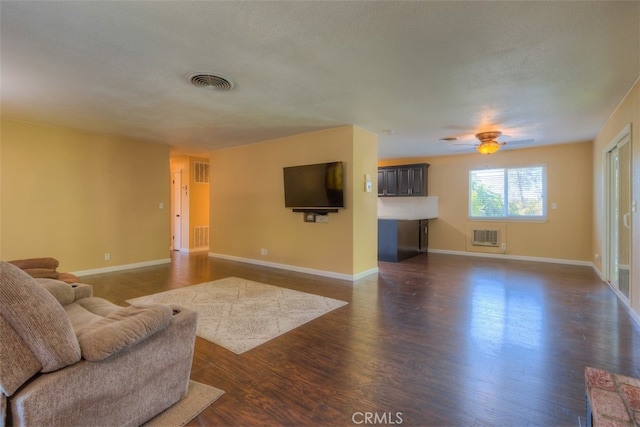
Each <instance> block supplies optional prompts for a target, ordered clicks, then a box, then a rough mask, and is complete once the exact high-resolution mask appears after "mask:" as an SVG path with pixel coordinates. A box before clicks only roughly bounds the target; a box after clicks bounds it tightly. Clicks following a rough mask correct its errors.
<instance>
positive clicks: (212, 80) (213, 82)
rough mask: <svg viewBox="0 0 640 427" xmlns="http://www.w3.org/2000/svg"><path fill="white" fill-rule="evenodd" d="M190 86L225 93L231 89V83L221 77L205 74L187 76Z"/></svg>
mask: <svg viewBox="0 0 640 427" xmlns="http://www.w3.org/2000/svg"><path fill="white" fill-rule="evenodd" d="M187 78H188V79H189V81H190V82H191V84H192V85H194V86H197V87H201V88H205V89H212V90H219V91H227V90H231V89H232V88H233V83H232V82H231V81H230V80H229V79H227V78H225V77H222V76H216V75H215V74H206V73H194V74H189V75H188V76H187Z"/></svg>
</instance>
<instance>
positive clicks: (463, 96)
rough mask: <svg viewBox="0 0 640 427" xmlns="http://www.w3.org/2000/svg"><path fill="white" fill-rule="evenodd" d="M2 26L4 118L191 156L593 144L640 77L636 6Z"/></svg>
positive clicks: (37, 13) (2, 15) (363, 6)
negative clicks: (352, 129)
mask: <svg viewBox="0 0 640 427" xmlns="http://www.w3.org/2000/svg"><path fill="white" fill-rule="evenodd" d="M0 19H1V22H0V36H1V51H0V60H1V72H2V74H1V86H0V88H1V101H2V116H3V117H4V118H10V119H16V120H24V121H30V122H36V123H43V124H53V125H59V126H65V127H71V128H77V129H82V130H88V131H95V132H101V133H108V134H115V135H121V136H127V137H131V138H135V139H141V140H146V141H154V142H160V143H165V144H169V145H171V146H173V147H176V148H177V149H179V150H190V151H193V150H196V151H198V150H200V151H208V150H215V149H220V148H224V147H230V146H234V145H239V144H247V143H252V142H258V141H264V140H268V139H272V138H276V137H282V136H287V135H292V134H297V133H302V132H308V131H313V130H318V129H323V128H328V127H334V126H339V125H344V124H355V125H357V126H359V127H362V128H364V129H366V130H369V131H371V132H374V133H377V134H378V135H379V141H380V142H379V157H380V158H392V157H408V156H429V155H438V154H450V153H455V152H461V151H460V150H465V151H467V152H468V151H471V150H472V149H473V146H472V145H467V146H457V147H456V146H451V145H449V144H447V143H444V142H442V141H439V139H440V138H442V137H447V136H456V137H459V138H461V140H463V141H470V140H471V139H473V134H475V133H476V132H479V131H486V130H501V131H503V132H504V133H505V134H508V135H509V136H510V138H508V139H506V141H507V145H506V147H505V148H513V147H522V146H527V145H528V144H517V143H513V144H511V145H510V144H509V142H508V141H514V140H523V139H526V140H529V139H533V140H534V142H533V143H532V144H533V145H545V144H557V143H570V142H579V141H584V140H591V139H593V138H594V137H595V136H596V134H597V132H598V131H599V130H600V129H601V127H602V126H603V125H604V123H605V121H606V120H607V118H608V117H609V116H610V114H611V113H612V112H613V111H614V109H615V107H616V106H617V104H618V103H619V102H620V101H621V100H622V98H623V97H624V95H625V94H626V93H627V91H628V90H629V89H630V88H631V86H632V85H633V83H634V82H635V81H636V80H637V79H638V77H639V76H640V2H616V1H602V2H598V1H590V2H580V1H569V2H547V1H545V2H537V1H534V2H525V1H519V2H503V1H500V2H490V1H489V2H486V1H482V2H479V1H470V2H466V1H451V2H435V1H434V2H432V1H428V2H427V1H424V2H422V1H407V2H405V1H389V2H384V1H376V2H373V1H344V2H340V1H338V2H324V1H295V2H293V1H291V2H287V1H277V2H270V1H259V2H252V1H234V2H219V1H215V2H214V1H198V2H195V1H194V2H190V1H167V2H147V1H126V2H119V1H118V2H112V1H56V2H48V1H47V2H37V1H15V2H9V1H2V2H1V3H0ZM192 72H212V73H219V74H221V75H223V76H226V77H228V78H230V79H231V80H232V81H233V82H234V83H235V85H236V86H235V88H234V89H232V90H231V91H229V92H216V91H211V90H206V89H202V88H196V87H194V86H192V85H191V84H190V83H189V82H188V81H187V78H186V76H187V75H188V74H190V73H192ZM529 145H531V144H529Z"/></svg>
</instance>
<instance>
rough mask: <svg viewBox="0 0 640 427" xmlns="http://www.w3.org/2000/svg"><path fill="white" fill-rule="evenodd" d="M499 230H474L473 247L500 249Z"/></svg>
mask: <svg viewBox="0 0 640 427" xmlns="http://www.w3.org/2000/svg"><path fill="white" fill-rule="evenodd" d="M498 231H499V230H473V236H472V237H471V244H472V245H473V246H492V247H498V236H499V233H498Z"/></svg>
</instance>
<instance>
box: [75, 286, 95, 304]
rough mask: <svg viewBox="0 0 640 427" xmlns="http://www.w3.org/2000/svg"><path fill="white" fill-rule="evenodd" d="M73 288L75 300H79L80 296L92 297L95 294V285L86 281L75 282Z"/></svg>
mask: <svg viewBox="0 0 640 427" xmlns="http://www.w3.org/2000/svg"><path fill="white" fill-rule="evenodd" d="M71 288H72V289H73V292H74V293H75V299H74V301H78V300H79V299H80V298H91V297H92V296H93V286H91V285H87V284H86V283H73V284H72V285H71Z"/></svg>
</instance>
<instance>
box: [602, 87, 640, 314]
mask: <svg viewBox="0 0 640 427" xmlns="http://www.w3.org/2000/svg"><path fill="white" fill-rule="evenodd" d="M628 125H631V143H632V148H631V150H632V157H633V160H632V162H633V165H632V190H631V198H632V200H636V201H637V200H639V199H640V137H639V136H638V135H639V132H640V80H639V81H637V82H636V84H635V85H634V86H633V88H632V89H631V91H629V93H628V94H627V96H626V97H625V98H624V99H623V100H622V102H621V103H620V105H619V106H618V108H617V109H616V111H614V113H613V114H612V115H611V117H610V118H609V121H608V122H607V124H606V125H605V126H604V127H603V128H602V130H601V131H600V133H599V134H598V136H597V138H596V140H595V142H594V150H593V186H594V203H593V215H594V227H593V248H594V253H593V254H592V257H593V258H592V259H593V263H594V265H595V266H596V268H598V270H600V271H601V272H602V273H604V272H603V265H602V256H601V255H602V254H603V252H604V240H605V226H606V224H605V214H604V205H605V194H604V191H605V190H604V181H605V179H604V159H605V152H606V149H607V147H608V146H609V145H610V144H611V143H612V142H613V141H614V138H615V137H616V136H618V134H619V133H620V132H621V131H622V130H623V129H624V128H625V126H628ZM631 230H632V247H631V257H632V258H631V271H632V277H631V284H632V287H631V306H632V308H633V309H634V310H635V311H636V312H637V313H640V259H639V257H640V216H639V214H638V212H635V213H633V214H632V222H631ZM595 254H598V255H600V256H599V257H598V258H595Z"/></svg>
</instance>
